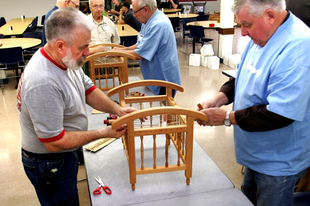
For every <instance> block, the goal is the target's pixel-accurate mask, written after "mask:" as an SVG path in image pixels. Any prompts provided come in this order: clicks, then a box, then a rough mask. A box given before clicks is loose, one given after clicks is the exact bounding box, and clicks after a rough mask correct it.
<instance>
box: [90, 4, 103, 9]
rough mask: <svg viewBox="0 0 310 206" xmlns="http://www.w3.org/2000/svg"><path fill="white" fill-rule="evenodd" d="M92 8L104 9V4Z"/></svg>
mask: <svg viewBox="0 0 310 206" xmlns="http://www.w3.org/2000/svg"><path fill="white" fill-rule="evenodd" d="M91 7H93V8H94V9H98V8H100V9H103V8H104V6H103V5H102V4H100V5H97V4H95V5H93V6H91Z"/></svg>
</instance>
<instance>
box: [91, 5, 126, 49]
mask: <svg viewBox="0 0 310 206" xmlns="http://www.w3.org/2000/svg"><path fill="white" fill-rule="evenodd" d="M89 5H90V7H89V8H90V11H91V14H89V15H88V16H87V17H88V18H89V19H90V20H91V21H92V22H93V23H94V24H95V26H96V27H95V29H94V30H92V31H91V43H93V44H94V43H114V44H119V43H120V37H119V34H118V31H117V28H116V26H115V25H114V23H113V22H112V21H111V20H110V19H109V18H107V17H105V16H103V12H104V0H89ZM106 49H107V48H105V47H98V46H97V47H93V48H91V49H90V54H93V53H97V52H103V51H106Z"/></svg>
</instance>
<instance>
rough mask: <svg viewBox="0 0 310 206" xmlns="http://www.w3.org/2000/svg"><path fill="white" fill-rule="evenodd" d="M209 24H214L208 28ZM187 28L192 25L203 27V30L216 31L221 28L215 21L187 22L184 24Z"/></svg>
mask: <svg viewBox="0 0 310 206" xmlns="http://www.w3.org/2000/svg"><path fill="white" fill-rule="evenodd" d="M210 24H214V26H212V27H210ZM186 25H187V26H189V25H194V26H203V28H205V29H218V28H220V26H221V23H219V22H217V21H193V22H189V23H187V24H186Z"/></svg>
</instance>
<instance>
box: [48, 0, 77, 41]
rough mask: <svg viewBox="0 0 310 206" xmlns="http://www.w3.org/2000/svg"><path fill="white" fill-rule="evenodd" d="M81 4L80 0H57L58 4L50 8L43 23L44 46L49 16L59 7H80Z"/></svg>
mask: <svg viewBox="0 0 310 206" xmlns="http://www.w3.org/2000/svg"><path fill="white" fill-rule="evenodd" d="M79 6H80V0H57V3H56V6H55V7H54V8H53V9H52V10H50V11H49V12H48V13H47V14H46V16H45V21H44V24H43V31H42V46H44V45H45V44H46V37H45V22H46V21H47V19H48V17H49V16H50V15H51V14H52V13H53V12H54V11H56V10H57V9H61V8H64V7H72V8H76V9H78V8H79Z"/></svg>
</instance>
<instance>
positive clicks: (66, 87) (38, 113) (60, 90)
mask: <svg viewBox="0 0 310 206" xmlns="http://www.w3.org/2000/svg"><path fill="white" fill-rule="evenodd" d="M95 88H96V87H95V86H94V84H93V82H92V81H91V79H90V78H89V77H88V76H87V75H85V74H84V72H83V70H82V69H79V70H76V71H74V70H72V69H69V68H62V67H61V66H59V65H58V64H57V63H56V62H54V61H53V60H52V59H51V58H50V57H49V56H48V55H47V54H46V53H45V51H44V48H41V49H40V50H39V51H37V52H36V53H35V54H34V56H33V57H32V58H31V60H30V61H29V63H28V65H27V67H26V69H25V70H24V73H23V75H22V77H21V79H20V82H19V87H18V90H17V108H18V111H19V121H20V126H21V131H22V141H21V143H22V148H23V149H25V150H27V151H30V152H33V153H49V151H48V150H47V149H46V148H45V147H44V145H43V142H52V141H56V140H59V139H61V138H62V137H63V136H64V134H65V132H66V131H86V130H87V128H88V119H87V110H86V95H88V94H89V93H91V92H92V91H93V90H94V89H95Z"/></svg>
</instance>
